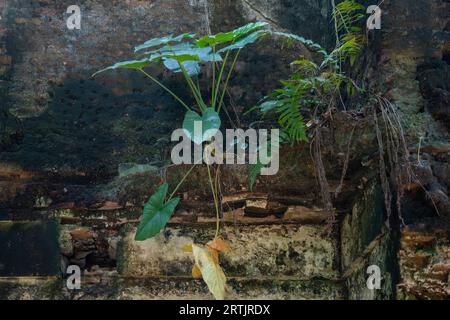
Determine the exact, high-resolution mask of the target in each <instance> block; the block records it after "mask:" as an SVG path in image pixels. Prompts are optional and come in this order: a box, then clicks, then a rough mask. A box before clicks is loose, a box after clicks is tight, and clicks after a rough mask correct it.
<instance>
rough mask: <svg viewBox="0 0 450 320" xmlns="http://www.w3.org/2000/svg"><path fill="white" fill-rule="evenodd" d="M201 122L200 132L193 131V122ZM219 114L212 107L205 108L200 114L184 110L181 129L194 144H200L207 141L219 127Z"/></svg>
mask: <svg viewBox="0 0 450 320" xmlns="http://www.w3.org/2000/svg"><path fill="white" fill-rule="evenodd" d="M196 122H198V123H201V125H202V130H201V132H200V131H199V132H195V131H194V126H195V123H196ZM220 124H221V121H220V117H219V114H218V113H217V112H216V111H214V109H213V108H207V109H206V110H205V111H204V112H203V114H202V115H201V116H200V115H199V114H198V113H196V112H194V111H188V112H186V115H185V117H184V121H183V129H184V131H185V133H186V135H187V136H188V137H189V139H191V141H193V142H194V143H196V144H201V143H202V142H204V141H209V140H210V139H211V138H212V137H213V136H214V135H215V134H216V133H217V131H218V130H219V129H220Z"/></svg>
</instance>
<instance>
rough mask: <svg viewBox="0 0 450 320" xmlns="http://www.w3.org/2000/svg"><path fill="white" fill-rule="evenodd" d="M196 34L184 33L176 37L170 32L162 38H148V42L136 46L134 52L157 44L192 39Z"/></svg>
mask: <svg viewBox="0 0 450 320" xmlns="http://www.w3.org/2000/svg"><path fill="white" fill-rule="evenodd" d="M195 36H196V34H195V33H183V34H180V35H179V36H176V37H174V36H173V35H171V34H170V35H168V36H165V37H162V38H154V39H150V40H147V41H146V42H144V43H143V44H141V45H139V46H137V47H135V48H134V52H138V51H140V50H142V49H147V48H152V47H157V46H160V45H163V44H168V43H171V42H180V41H183V40H184V39H192V38H195Z"/></svg>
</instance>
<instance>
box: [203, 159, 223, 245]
mask: <svg viewBox="0 0 450 320" xmlns="http://www.w3.org/2000/svg"><path fill="white" fill-rule="evenodd" d="M206 167H207V168H208V178H209V184H210V185H211V191H212V194H213V198H214V206H215V207H216V235H215V237H214V238H217V237H218V236H219V230H220V213H219V203H218V200H217V198H216V192H215V188H214V185H213V181H212V177H211V170H210V168H209V164H206Z"/></svg>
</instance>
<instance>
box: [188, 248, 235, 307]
mask: <svg viewBox="0 0 450 320" xmlns="http://www.w3.org/2000/svg"><path fill="white" fill-rule="evenodd" d="M192 252H193V254H194V260H195V264H196V265H197V266H198V268H199V269H200V272H201V274H202V277H203V280H204V281H205V283H206V285H207V286H208V289H209V291H210V292H211V293H212V294H213V296H214V298H216V299H217V300H224V299H225V284H226V281H227V278H226V277H225V274H224V273H223V271H222V268H221V267H220V266H219V264H218V263H217V262H216V261H215V259H214V258H213V256H212V254H211V252H210V251H209V250H207V249H205V248H204V247H201V246H197V245H195V244H193V245H192Z"/></svg>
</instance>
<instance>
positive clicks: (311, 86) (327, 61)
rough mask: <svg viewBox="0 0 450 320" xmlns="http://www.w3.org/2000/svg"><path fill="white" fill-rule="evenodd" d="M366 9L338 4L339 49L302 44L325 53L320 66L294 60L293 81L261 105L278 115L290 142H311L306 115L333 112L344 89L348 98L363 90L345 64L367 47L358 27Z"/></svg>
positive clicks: (348, 0) (350, 2)
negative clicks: (331, 108)
mask: <svg viewBox="0 0 450 320" xmlns="http://www.w3.org/2000/svg"><path fill="white" fill-rule="evenodd" d="M362 10H364V7H363V6H362V5H360V4H358V3H357V2H355V1H354V0H345V1H343V2H341V3H340V4H338V5H337V6H336V9H335V10H334V12H333V17H334V20H335V21H336V25H337V37H338V39H337V40H338V41H337V46H336V48H335V49H334V50H333V51H332V52H331V53H328V52H327V51H326V50H325V49H323V48H322V47H321V46H320V45H318V44H315V43H313V42H312V41H306V40H304V41H302V43H308V47H309V48H313V49H315V51H316V52H319V53H320V54H321V55H320V57H321V59H320V61H319V62H320V63H316V62H314V61H312V60H309V59H306V58H304V57H300V59H298V60H295V61H293V62H292V63H291V66H292V68H293V69H294V71H293V73H292V76H291V77H290V79H288V80H285V81H281V84H282V85H283V86H282V87H281V88H279V89H276V90H275V91H273V92H272V94H271V95H270V97H267V98H266V99H265V100H264V102H263V103H261V104H260V105H259V106H258V108H257V109H259V111H260V112H261V113H262V114H264V115H265V116H270V115H271V114H272V115H275V117H276V119H277V121H278V124H279V125H280V127H281V128H282V130H283V131H284V132H285V135H286V137H287V142H290V143H295V142H300V141H307V140H308V134H307V125H306V123H305V116H306V115H307V116H309V117H310V118H313V117H314V114H316V113H317V111H326V109H329V108H330V105H333V103H334V102H335V101H338V99H337V98H338V97H339V95H340V92H341V89H342V88H345V90H346V93H347V94H348V95H354V94H356V92H357V91H358V90H361V89H360V88H358V86H357V85H356V84H355V82H354V81H353V80H352V79H350V78H349V77H347V76H346V75H345V74H344V72H343V67H342V64H343V63H345V62H349V63H350V65H353V64H354V63H355V61H356V59H357V58H358V57H359V55H360V54H361V50H362V49H363V47H364V36H363V35H362V34H361V31H362V29H361V27H359V26H358V24H359V23H360V19H361V18H362V17H364V15H363V14H362V13H361V11H362ZM362 12H363V11H362ZM330 102H331V104H330ZM313 120H315V119H313Z"/></svg>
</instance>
